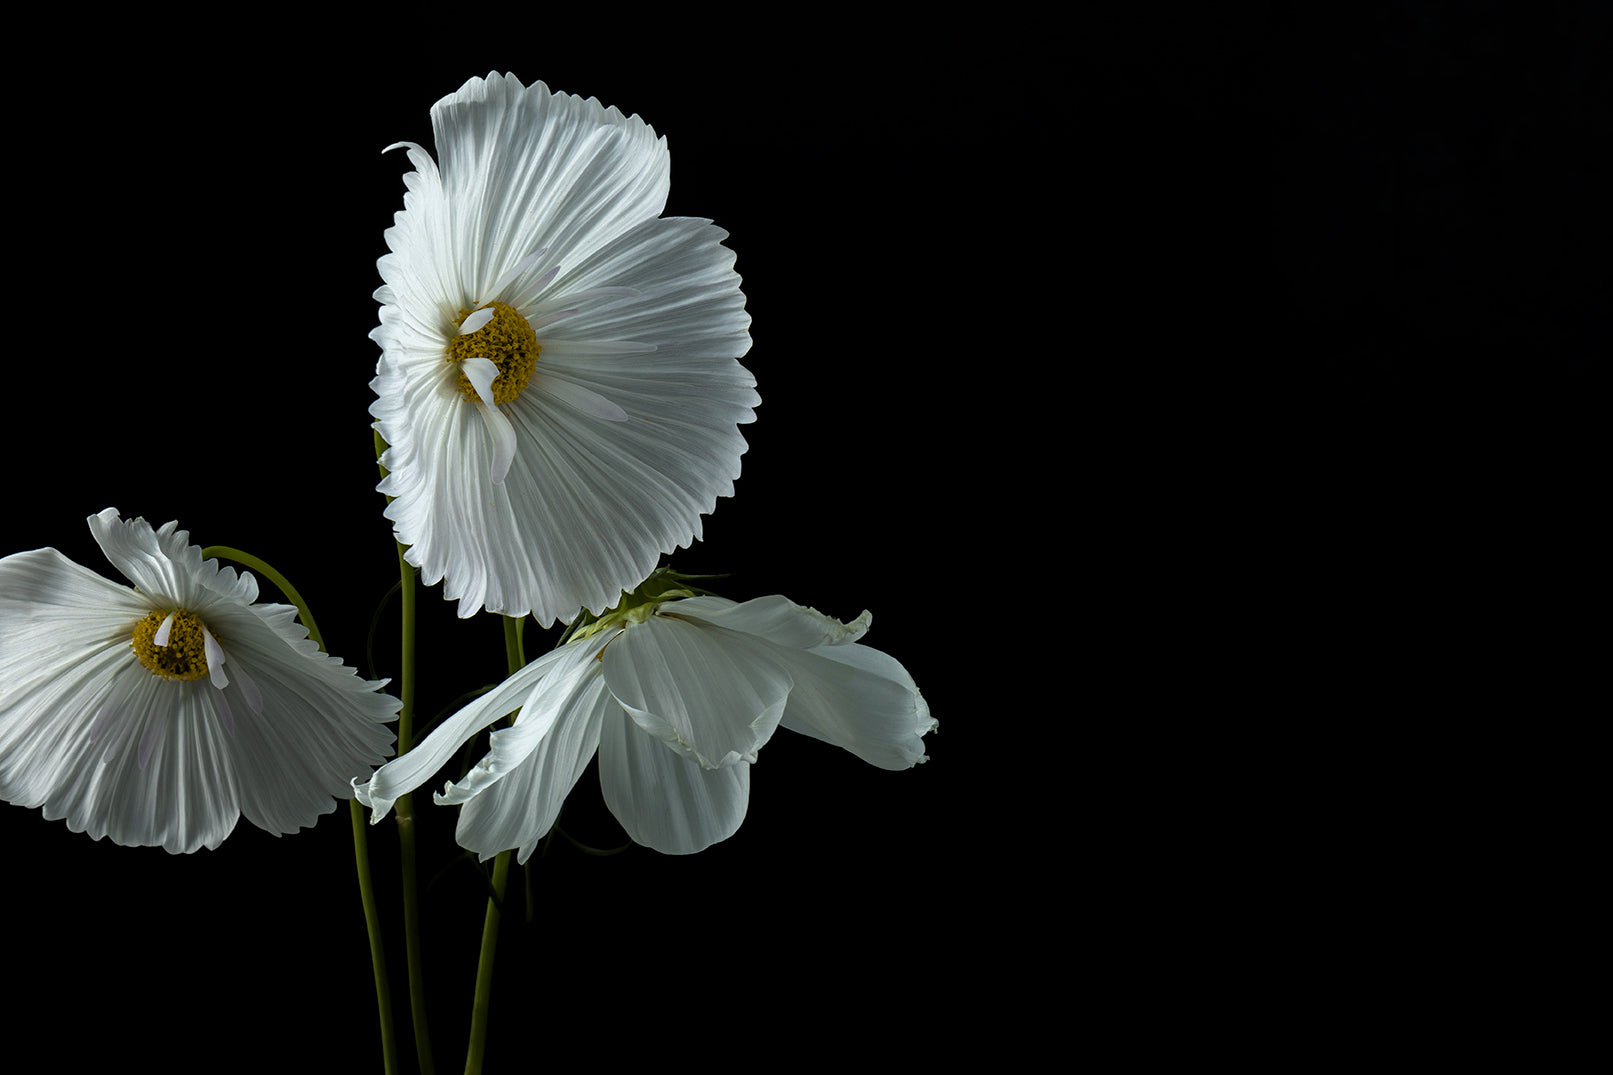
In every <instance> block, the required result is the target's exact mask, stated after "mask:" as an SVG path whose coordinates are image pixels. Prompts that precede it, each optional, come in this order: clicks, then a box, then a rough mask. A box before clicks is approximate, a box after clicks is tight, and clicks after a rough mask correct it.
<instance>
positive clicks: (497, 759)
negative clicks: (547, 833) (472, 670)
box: [435, 631, 615, 850]
mask: <svg viewBox="0 0 1613 1075" xmlns="http://www.w3.org/2000/svg"><path fill="white" fill-rule="evenodd" d="M614 634H615V632H609V631H602V632H600V633H599V634H597V635H594V636H592V637H590V638H586V639H583V640H581V641H578V642H572V643H568V644H567V645H564V646H561V647H560V648H559V649H557V650H554V651H552V655H551V656H550V658H549V660H547V661H544V662H543V663H542V669H541V671H539V672H535V673H526V674H524V675H523V673H525V672H526V670H525V669H522V670H521V671H518V672H515V673H513V674H512V676H511V678H514V677H516V676H520V677H521V678H522V681H523V682H527V683H530V684H531V686H532V690H531V693H530V694H528V695H527V698H526V701H524V702H523V703H522V704H521V713H520V716H519V717H517V718H516V721H515V724H514V725H513V726H512V727H509V728H504V729H501V730H499V731H496V732H494V733H493V735H492V739H491V743H490V749H489V750H488V753H487V755H486V756H485V757H483V758H482V760H481V761H479V762H478V763H477V764H476V766H475V767H474V768H472V769H471V771H470V772H469V773H467V774H465V777H464V779H462V780H460V781H458V782H457V783H451V784H449V785H448V786H447V787H446V788H444V789H443V791H442V793H441V794H438V795H437V796H436V797H435V801H436V802H437V803H439V804H442V805H452V804H455V803H462V802H466V801H468V800H470V799H472V798H474V797H476V796H477V795H479V794H481V793H482V792H483V791H485V790H486V789H487V788H489V787H491V786H492V785H493V784H495V783H497V782H498V781H500V780H502V779H503V778H504V777H505V776H507V775H508V774H509V773H510V771H511V770H513V769H514V768H515V767H516V766H518V765H520V764H521V763H523V762H524V761H526V759H527V756H528V755H530V754H531V753H532V752H533V751H534V750H536V749H538V747H539V745H540V744H541V743H542V742H544V741H545V737H546V736H548V735H549V733H550V730H551V729H553V728H554V727H555V726H556V725H557V724H561V723H564V722H565V721H566V720H568V719H570V718H572V717H574V716H575V714H576V712H577V710H578V708H579V707H582V708H587V706H589V705H591V704H592V702H591V701H588V700H587V699H592V698H593V697H594V696H596V695H597V694H598V693H599V690H600V689H601V688H600V687H599V684H598V683H597V682H596V681H597V680H598V679H599V678H600V676H599V672H600V667H599V662H598V661H597V660H595V659H594V658H595V657H597V656H598V655H599V651H600V650H601V649H603V648H604V646H605V645H606V643H608V642H609V641H610V639H611V638H612V637H613V635H614ZM534 663H537V662H534ZM527 667H528V668H530V667H532V666H531V665H528V666H527ZM579 699H583V700H579ZM590 753H592V750H591V749H590ZM583 764H587V758H584V759H583ZM508 846H510V847H514V846H515V845H514V844H510V845H508ZM497 850H504V849H503V848H498V849H497Z"/></svg>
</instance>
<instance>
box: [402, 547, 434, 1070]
mask: <svg viewBox="0 0 1613 1075" xmlns="http://www.w3.org/2000/svg"><path fill="white" fill-rule="evenodd" d="M398 572H399V575H400V576H401V578H402V580H403V588H402V591H401V593H400V595H399V596H400V598H401V603H402V606H403V610H402V620H403V637H402V646H403V655H402V666H403V667H402V674H401V676H400V678H401V680H402V683H401V685H400V687H399V690H400V691H401V693H402V696H403V708H402V709H400V710H399V711H398V755H399V756H400V757H401V756H402V755H403V754H404V753H406V752H407V751H408V750H409V748H410V747H412V746H414V699H415V570H414V567H413V566H412V565H410V563H409V562H408V561H407V560H405V559H404V557H403V546H402V545H399V546H398ZM396 812H397V819H398V849H399V856H398V857H399V860H400V861H401V863H402V866H403V940H404V951H405V954H406V955H407V956H408V962H409V1012H410V1015H411V1016H412V1017H413V1021H414V1045H415V1051H416V1053H417V1054H418V1060H419V1063H420V1073H421V1075H433V1073H434V1072H435V1071H436V1065H435V1064H434V1062H433V1061H432V1056H431V1031H430V1029H429V1026H428V1024H427V1020H426V988H425V986H426V981H425V965H424V963H425V955H424V950H423V949H424V946H423V945H422V944H421V940H420V936H421V934H420V886H419V884H418V883H417V880H416V877H417V874H418V868H417V866H416V856H415V825H414V794H413V793H412V792H409V793H405V794H403V795H400V796H398V801H397V805H396Z"/></svg>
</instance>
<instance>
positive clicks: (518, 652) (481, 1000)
mask: <svg viewBox="0 0 1613 1075" xmlns="http://www.w3.org/2000/svg"><path fill="white" fill-rule="evenodd" d="M525 626H526V617H525V616H521V617H511V616H506V617H504V658H505V661H506V663H507V664H508V665H509V669H510V672H511V673H514V672H516V671H518V670H519V669H520V668H521V667H522V666H523V665H525V664H526V647H525V645H524V642H523V639H522V628H523V627H525ZM511 854H512V852H510V851H500V852H499V853H498V856H497V857H496V858H494V860H493V894H492V895H491V896H489V897H488V900H487V914H486V916H485V917H484V918H483V920H482V954H481V958H480V959H479V960H477V963H476V994H475V997H474V998H473V1000H472V1003H471V1012H470V1046H469V1048H468V1049H467V1050H466V1051H465V1075H480V1073H481V1070H482V1060H483V1057H484V1056H485V1055H486V1052H487V1017H488V1013H489V1012H490V1011H491V1010H492V1003H493V957H494V955H495V954H496V953H497V951H498V926H499V919H500V917H501V914H502V908H503V904H504V889H505V886H506V885H507V884H508V883H509V878H510V856H511Z"/></svg>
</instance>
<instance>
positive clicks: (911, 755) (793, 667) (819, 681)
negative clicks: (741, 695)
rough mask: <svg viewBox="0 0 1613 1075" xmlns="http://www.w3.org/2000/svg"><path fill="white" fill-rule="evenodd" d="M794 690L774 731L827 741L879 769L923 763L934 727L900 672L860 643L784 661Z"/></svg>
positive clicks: (926, 705)
mask: <svg viewBox="0 0 1613 1075" xmlns="http://www.w3.org/2000/svg"><path fill="white" fill-rule="evenodd" d="M785 664H786V666H787V667H788V668H789V670H790V675H791V677H792V678H793V679H794V681H795V688H794V689H793V690H792V691H791V692H790V700H789V704H788V705H787V706H786V707H785V709H784V718H783V721H782V727H785V728H788V729H790V730H791V731H795V732H800V733H802V734H805V735H810V736H812V737H813V738H815V739H822V740H824V741H825V742H829V743H833V744H834V745H835V746H838V747H841V748H843V749H845V750H849V751H851V752H852V753H853V754H855V755H857V757H859V758H861V759H862V760H863V761H865V762H867V763H868V764H870V765H877V766H879V767H880V768H881V769H907V768H911V767H912V766H914V765H916V764H918V763H919V762H922V761H923V760H924V757H925V755H924V738H923V737H924V736H925V735H928V734H929V733H930V732H932V731H934V730H935V729H936V727H937V722H936V721H935V719H934V718H932V717H931V716H930V706H929V703H928V702H926V701H925V700H924V696H923V695H921V694H920V693H919V689H918V686H917V685H916V684H915V683H914V682H913V677H912V676H910V675H909V674H908V672H907V669H905V668H903V667H902V665H901V664H900V663H899V662H898V661H897V660H896V659H895V658H894V657H891V656H890V655H889V654H885V653H881V652H880V651H879V650H876V649H870V648H868V647H867V646H864V645H849V646H820V647H818V648H816V649H812V650H809V651H806V652H799V653H793V654H791V655H790V656H789V657H787V658H786V659H785Z"/></svg>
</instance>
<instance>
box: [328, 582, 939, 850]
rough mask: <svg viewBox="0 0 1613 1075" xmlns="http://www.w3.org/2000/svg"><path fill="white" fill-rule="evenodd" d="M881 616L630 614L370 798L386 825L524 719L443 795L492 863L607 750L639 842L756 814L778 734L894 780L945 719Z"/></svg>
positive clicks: (609, 790) (394, 770) (428, 742)
mask: <svg viewBox="0 0 1613 1075" xmlns="http://www.w3.org/2000/svg"><path fill="white" fill-rule="evenodd" d="M641 592H642V591H641ZM870 619H871V617H870V616H869V614H868V613H866V612H864V613H863V614H862V615H861V616H860V617H858V618H857V619H856V620H855V621H853V622H852V623H849V624H846V623H841V622H840V621H838V620H834V619H831V618H830V617H828V616H825V615H823V614H822V613H820V612H817V611H816V610H814V609H810V608H805V607H803V606H801V605H797V604H794V603H792V602H790V601H788V600H786V599H785V598H783V597H764V598H758V599H756V600H753V601H745V602H742V603H737V604H736V603H735V602H733V601H729V600H726V599H724V598H720V597H710V596H694V597H686V598H681V599H672V600H665V601H653V600H652V601H647V602H645V603H644V604H640V605H637V606H633V605H632V604H631V603H630V602H629V603H624V605H623V606H620V607H619V608H618V609H617V610H616V611H613V612H612V613H610V614H608V615H607V616H605V617H604V618H603V619H601V620H600V621H599V622H598V623H597V624H595V625H593V628H590V630H591V631H592V633H586V632H585V633H584V634H582V635H579V636H578V637H577V638H575V639H573V640H572V641H570V642H567V643H566V644H564V645H562V646H559V647H557V648H556V649H554V650H553V651H551V652H550V653H547V654H545V655H544V656H543V657H541V658H539V659H538V660H536V661H534V662H532V663H531V664H529V665H527V666H526V667H524V668H522V669H521V670H519V671H518V672H516V673H514V674H513V675H511V676H510V677H509V678H508V679H506V680H505V681H504V683H503V684H501V685H500V686H498V687H496V688H494V689H493V690H492V691H490V692H489V693H487V694H485V695H483V696H482V697H480V698H478V699H477V700H476V701H474V702H472V703H471V704H470V705H468V706H466V707H465V708H464V709H461V710H460V711H459V712H458V713H456V714H455V715H453V716H452V717H450V718H448V720H446V721H444V722H443V723H442V724H441V725H440V726H438V727H437V728H436V729H435V730H433V731H432V733H431V734H430V735H428V736H427V737H426V738H425V739H424V740H422V741H421V742H420V743H419V745H417V746H416V747H415V749H413V750H411V751H410V752H409V753H407V754H405V755H404V756H403V757H401V758H398V759H397V760H395V761H392V762H389V763H387V764H386V765H384V766H382V767H381V768H380V769H378V770H376V772H375V774H374V776H373V777H372V779H371V781H370V783H368V784H365V785H360V786H358V788H357V792H358V798H359V801H360V802H362V803H364V804H365V805H367V806H370V807H371V808H372V809H373V810H374V815H373V816H372V819H371V820H372V821H378V820H380V819H381V818H382V817H384V816H385V815H386V813H387V811H389V810H390V809H391V808H392V804H393V802H394V801H395V800H396V799H397V797H398V796H399V795H402V794H403V793H405V792H408V791H412V790H413V789H415V788H417V787H419V786H420V785H421V784H423V783H425V782H426V781H427V780H429V779H430V778H431V776H432V774H434V773H435V772H436V771H437V770H438V769H440V768H441V767H442V766H443V765H444V764H445V763H446V762H447V761H448V760H449V759H451V758H452V757H453V756H454V755H455V754H456V753H457V751H458V750H459V748H460V747H461V746H462V745H463V744H464V743H465V742H466V741H467V740H469V739H470V738H471V737H472V736H474V735H475V734H476V733H477V732H478V731H480V730H481V729H483V728H485V727H487V726H488V725H490V724H492V723H493V722H494V721H496V720H498V719H499V718H500V717H502V716H504V715H505V714H507V713H509V712H511V711H512V710H514V709H516V708H519V709H520V714H519V716H517V718H516V720H515V723H514V724H513V725H511V726H510V727H508V728H502V729H499V730H497V731H495V732H493V734H492V737H491V742H490V749H489V751H488V754H487V756H486V757H484V758H483V759H482V760H481V761H480V762H479V763H478V764H477V765H476V766H475V768H473V769H472V770H471V771H470V772H469V773H468V774H467V775H466V776H465V778H464V779H463V780H460V781H459V782H458V783H451V784H449V785H448V786H447V787H446V789H445V790H444V792H443V793H442V794H439V795H437V796H436V799H435V801H436V802H438V803H461V804H463V807H462V809H461V811H460V815H459V825H458V832H457V834H456V836H457V839H458V841H459V843H460V844H461V845H462V846H464V847H466V848H469V849H471V850H473V851H475V852H477V853H478V854H479V855H481V856H482V857H483V858H487V857H489V856H491V855H494V854H496V853H498V852H500V851H503V850H506V849H509V848H519V855H518V857H519V859H520V861H522V862H525V861H526V860H527V858H528V857H529V856H530V855H531V854H532V852H533V850H534V849H535V848H536V847H537V845H538V843H539V841H541V840H542V839H543V837H544V836H545V834H547V833H548V831H549V828H550V826H552V825H553V824H554V821H555V818H556V816H557V815H558V814H559V812H560V807H561V804H562V803H563V802H564V801H565V798H566V795H567V794H568V793H569V792H570V791H571V789H572V786H573V785H575V784H576V782H577V780H578V778H579V777H580V776H581V775H582V773H583V770H584V769H586V768H587V766H588V761H589V759H590V758H592V757H593V756H594V754H595V752H596V751H597V752H598V754H599V779H600V783H601V785H602V787H603V790H604V797H605V803H606V805H607V806H608V807H609V808H610V810H611V812H612V813H613V814H615V815H616V819H617V820H618V821H619V822H621V824H622V827H623V828H624V829H625V830H626V831H627V834H628V835H629V836H630V837H632V838H633V840H634V841H636V842H638V843H640V844H643V845H645V846H647V847H652V848H654V849H655V850H657V851H662V852H665V853H667V854H688V853H691V852H695V851H700V850H703V849H704V848H707V847H709V846H711V845H712V844H714V843H716V842H718V841H719V840H724V839H727V838H728V837H729V836H731V835H733V834H734V832H735V831H736V830H737V829H738V828H739V825H740V822H742V821H743V820H744V819H745V808H746V805H747V803H748V801H749V798H750V767H751V762H753V761H754V760H755V759H756V756H757V751H759V750H760V749H761V748H762V746H763V744H765V743H766V742H767V741H768V739H769V737H771V736H772V734H773V732H774V730H775V729H776V728H779V727H784V728H789V729H792V730H794V731H797V732H803V733H805V734H807V735H810V736H814V737H816V738H818V739H822V740H825V741H827V742H830V743H833V744H836V745H838V746H841V747H844V748H845V749H847V750H849V751H851V752H852V753H853V754H856V755H857V756H858V757H860V758H862V759H863V760H864V761H867V762H869V763H871V764H873V765H877V766H879V767H881V768H884V769H906V768H909V767H911V766H912V765H914V764H916V763H918V762H921V761H923V760H924V744H923V739H922V737H923V736H924V735H925V734H926V733H928V732H930V731H931V730H933V729H934V728H935V727H936V722H935V721H934V720H933V719H931V717H930V709H929V706H928V704H926V702H925V701H924V698H923V697H922V696H921V695H920V694H919V691H918V688H917V687H916V686H915V685H914V683H913V679H912V677H911V676H910V675H908V673H907V671H906V669H904V668H903V667H902V666H901V664H899V663H898V662H897V661H896V660H895V659H893V658H891V657H889V656H887V655H886V654H884V653H881V652H880V651H878V650H874V649H869V648H868V647H867V646H863V645H860V644H858V643H857V639H858V638H860V637H862V634H863V632H864V631H866V630H867V629H868V624H869V622H870ZM594 628H598V629H597V630H595V629H594Z"/></svg>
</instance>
